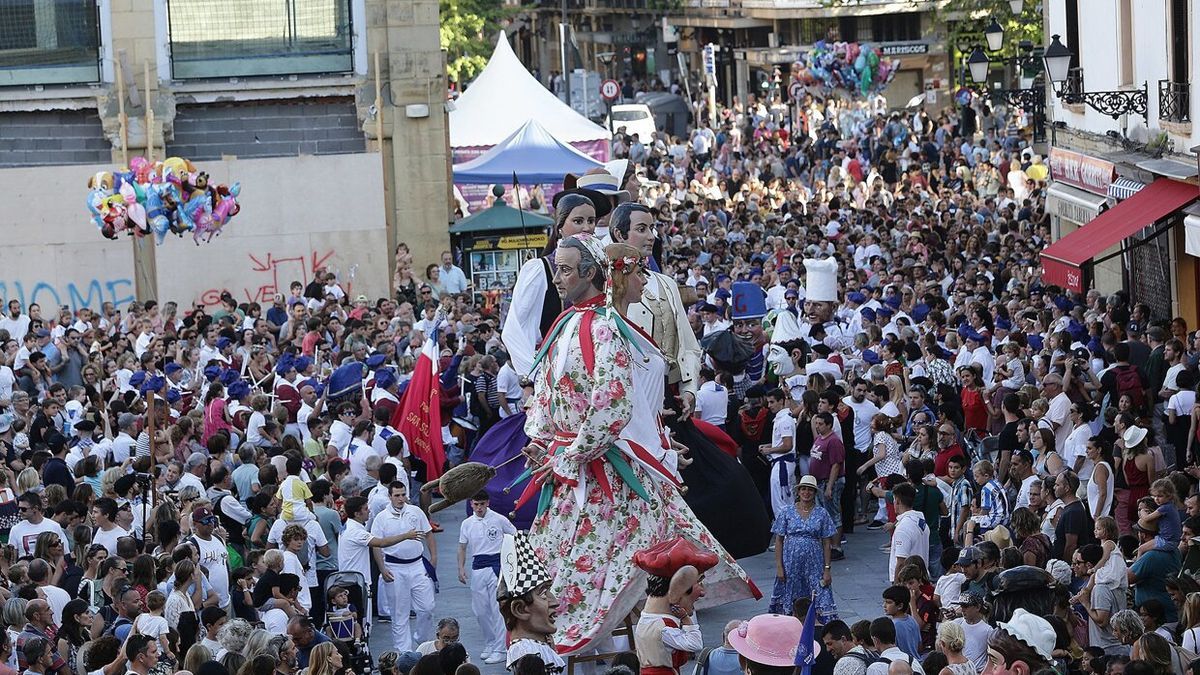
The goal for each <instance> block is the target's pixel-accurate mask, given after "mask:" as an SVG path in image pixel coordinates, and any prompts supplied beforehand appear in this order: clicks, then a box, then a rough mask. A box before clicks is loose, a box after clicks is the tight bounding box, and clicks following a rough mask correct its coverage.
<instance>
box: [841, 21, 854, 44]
mask: <svg viewBox="0 0 1200 675" xmlns="http://www.w3.org/2000/svg"><path fill="white" fill-rule="evenodd" d="M838 35H839V37H840V38H841V39H842V40H843V41H845V42H858V17H857V16H843V17H841V18H840V19H839V20H838Z"/></svg>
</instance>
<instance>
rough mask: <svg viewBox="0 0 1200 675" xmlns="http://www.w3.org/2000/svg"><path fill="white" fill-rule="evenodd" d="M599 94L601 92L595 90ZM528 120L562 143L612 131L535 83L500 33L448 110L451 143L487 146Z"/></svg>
mask: <svg viewBox="0 0 1200 675" xmlns="http://www.w3.org/2000/svg"><path fill="white" fill-rule="evenodd" d="M596 95H597V96H599V95H600V94H599V92H597V93H596ZM529 120H537V122H538V124H540V125H541V126H542V127H543V128H545V129H546V131H548V132H550V134H551V135H552V136H554V138H556V139H558V140H559V141H561V142H563V143H571V144H575V143H583V142H589V141H600V140H603V141H607V140H609V139H611V138H612V134H610V133H609V132H608V131H606V130H605V129H604V127H602V126H600V125H598V124H595V123H594V122H592V121H590V120H588V119H587V118H586V117H584V116H582V115H580V114H579V113H577V112H575V111H574V110H572V109H571V107H570V106H568V105H567V104H566V103H563V102H562V101H560V100H559V99H558V97H557V96H555V95H554V94H553V93H551V92H550V90H549V89H546V88H545V87H543V86H542V84H541V83H540V82H538V81H537V80H536V79H535V78H534V77H533V75H531V74H530V73H529V71H528V70H526V69H525V66H524V65H523V64H522V63H521V61H520V60H519V59H517V55H516V54H515V53H513V50H512V47H511V46H509V44H508V38H507V36H505V34H504V32H503V31H501V32H500V38H499V39H498V40H497V41H496V50H495V51H494V52H492V57H491V58H490V59H489V60H488V64H487V66H486V67H485V68H484V69H483V72H481V73H479V76H478V77H477V78H475V81H474V82H473V83H471V86H470V87H468V88H467V89H466V91H464V92H463V93H462V95H461V96H459V97H458V99H457V100H456V101H455V102H454V110H452V111H451V112H450V147H451V148H468V147H490V146H493V145H496V144H498V143H500V142H501V141H503V140H504V139H506V138H508V137H509V136H511V135H512V134H513V133H514V132H516V131H517V130H518V129H520V128H521V127H522V126H523V125H524V124H525V123H526V122H528V121H529Z"/></svg>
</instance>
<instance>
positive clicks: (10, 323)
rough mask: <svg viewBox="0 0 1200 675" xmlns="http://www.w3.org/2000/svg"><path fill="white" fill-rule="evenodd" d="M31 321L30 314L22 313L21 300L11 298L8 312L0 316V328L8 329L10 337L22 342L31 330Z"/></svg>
mask: <svg viewBox="0 0 1200 675" xmlns="http://www.w3.org/2000/svg"><path fill="white" fill-rule="evenodd" d="M31 322H32V319H30V318H29V315H28V314H21V301H19V300H9V301H8V313H7V314H5V315H4V316H3V317H0V329H3V330H7V331H8V336H9V337H10V338H12V339H14V340H16V341H17V342H21V341H22V340H23V339H24V338H25V334H26V333H28V332H29V324H30V323H31Z"/></svg>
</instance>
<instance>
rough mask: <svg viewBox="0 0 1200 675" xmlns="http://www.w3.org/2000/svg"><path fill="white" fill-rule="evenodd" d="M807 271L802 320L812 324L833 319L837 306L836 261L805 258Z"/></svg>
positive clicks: (818, 324)
mask: <svg viewBox="0 0 1200 675" xmlns="http://www.w3.org/2000/svg"><path fill="white" fill-rule="evenodd" d="M804 269H805V271H806V272H807V275H808V277H807V280H806V282H805V287H804V289H805V291H804V320H805V321H806V322H807V323H810V324H812V325H814V326H820V325H824V324H826V323H828V322H830V321H832V320H833V311H834V310H835V309H836V308H837V302H838V297H837V273H838V266H837V261H836V260H834V259H833V258H825V259H823V260H814V259H812V258H805V260H804Z"/></svg>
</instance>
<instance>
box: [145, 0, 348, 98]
mask: <svg viewBox="0 0 1200 675" xmlns="http://www.w3.org/2000/svg"><path fill="white" fill-rule="evenodd" d="M350 4H351V0H168V1H167V16H168V26H169V30H170V44H171V74H172V77H174V78H175V79H179V80H187V79H200V78H212V77H247V76H255V75H303V74H320V73H344V72H347V71H350V70H353V67H354V63H353V61H354V45H353V39H352V29H351V23H350V20H351V17H350Z"/></svg>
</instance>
